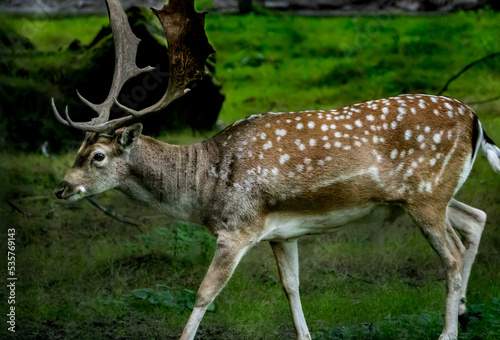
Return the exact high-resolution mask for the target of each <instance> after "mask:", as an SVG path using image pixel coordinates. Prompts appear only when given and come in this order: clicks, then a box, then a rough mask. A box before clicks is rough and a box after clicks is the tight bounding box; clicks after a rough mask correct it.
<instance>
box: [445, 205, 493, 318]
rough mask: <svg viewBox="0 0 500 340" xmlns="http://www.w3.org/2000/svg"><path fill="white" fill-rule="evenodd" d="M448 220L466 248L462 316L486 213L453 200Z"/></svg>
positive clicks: (461, 303) (461, 301)
mask: <svg viewBox="0 0 500 340" xmlns="http://www.w3.org/2000/svg"><path fill="white" fill-rule="evenodd" d="M448 219H449V221H450V223H451V225H452V227H453V228H455V229H456V230H457V231H458V232H459V233H460V235H461V236H462V241H463V243H464V246H465V248H466V251H465V258H464V266H463V270H462V289H461V294H460V304H459V309H458V314H459V315H462V314H464V313H465V312H466V311H467V308H466V305H465V303H466V298H465V297H466V291H467V284H468V282H469V277H470V272H471V268H472V265H473V263H474V260H475V258H476V254H477V250H478V247H479V242H480V240H481V234H482V233H483V230H484V225H485V224H486V213H485V212H484V211H481V210H479V209H476V208H473V207H470V206H468V205H466V204H464V203H461V202H459V201H457V200H455V199H452V200H451V201H450V203H449V204H448Z"/></svg>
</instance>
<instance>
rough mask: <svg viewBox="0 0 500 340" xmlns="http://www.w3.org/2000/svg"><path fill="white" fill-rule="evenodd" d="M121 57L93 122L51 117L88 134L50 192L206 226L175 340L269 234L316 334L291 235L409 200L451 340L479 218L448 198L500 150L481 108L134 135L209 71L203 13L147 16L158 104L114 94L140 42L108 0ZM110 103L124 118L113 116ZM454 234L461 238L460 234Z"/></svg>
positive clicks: (430, 103)
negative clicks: (164, 55)
mask: <svg viewBox="0 0 500 340" xmlns="http://www.w3.org/2000/svg"><path fill="white" fill-rule="evenodd" d="M107 3H108V8H109V12H110V21H111V24H112V28H113V32H114V36H115V41H116V53H117V61H116V66H115V74H114V79H113V83H112V86H111V91H110V94H109V96H108V98H107V99H106V101H105V102H104V103H103V104H100V105H95V104H91V103H89V102H88V101H86V100H85V99H83V98H82V99H83V100H84V102H85V103H87V104H88V105H89V106H90V107H91V108H93V109H94V110H95V111H96V112H98V114H99V116H98V117H97V118H95V119H93V120H92V121H91V122H86V123H75V122H73V121H71V119H70V117H69V114H68V109H67V107H66V111H65V117H66V119H63V118H62V117H61V116H60V115H59V113H58V112H57V109H56V107H55V104H54V101H52V106H53V109H54V112H55V115H56V117H57V119H58V120H60V121H61V122H63V123H64V124H65V125H67V126H71V127H74V128H77V129H80V130H83V131H87V135H86V137H85V140H84V142H83V144H82V146H81V148H80V150H79V151H78V155H77V158H76V161H75V163H74V165H73V167H72V169H70V170H69V171H68V173H67V175H66V177H65V179H64V181H63V182H62V183H61V184H60V185H59V187H58V188H57V190H56V195H57V197H58V198H60V199H66V200H76V199H79V198H82V197H84V196H88V195H95V194H98V193H101V192H103V191H105V190H108V189H117V190H119V191H121V192H123V193H124V194H125V195H127V196H129V197H130V198H131V199H133V200H135V201H138V202H140V203H142V204H145V205H147V206H150V207H152V208H154V209H157V210H159V211H161V212H163V213H165V214H168V215H171V216H174V217H176V218H178V219H181V220H186V221H191V222H194V223H198V224H202V225H205V226H206V227H207V228H208V229H209V230H210V232H211V233H212V234H213V235H215V236H216V237H217V250H216V252H215V255H214V258H213V260H212V263H211V265H210V267H209V269H208V272H207V274H206V276H205V278H204V279H203V282H202V283H201V286H200V288H199V290H198V294H197V298H196V303H195V306H194V309H193V312H192V314H191V316H190V318H189V321H188V323H187V325H186V326H185V328H184V331H183V333H182V336H181V339H193V338H194V336H195V333H196V331H197V328H198V325H199V324H200V322H201V319H202V317H203V315H204V313H205V311H206V309H207V307H208V306H209V305H210V304H211V303H212V301H213V300H214V298H215V297H216V295H217V294H218V293H219V292H220V291H221V289H222V288H223V287H224V285H225V284H226V282H227V281H228V280H229V278H230V276H231V274H232V273H233V271H234V269H235V267H236V266H237V264H238V262H239V261H240V259H241V258H242V256H243V255H244V254H245V253H246V252H247V251H248V250H249V249H250V248H252V246H253V245H255V244H256V243H258V242H261V241H269V242H270V244H271V247H272V249H273V251H274V255H275V257H276V262H277V266H278V271H279V276H280V279H281V283H282V285H283V288H284V290H285V293H286V296H287V298H288V301H289V304H290V309H291V313H292V318H293V324H294V327H295V331H296V335H297V338H298V339H310V334H309V331H308V329H307V325H306V322H305V319H304V314H303V312H302V307H301V302H300V298H299V266H298V252H297V239H298V238H299V237H301V236H303V235H311V234H322V233H326V232H330V231H333V230H335V229H337V228H339V227H342V226H345V225H347V224H355V223H356V221H359V220H360V219H373V218H375V217H380V216H383V217H384V218H388V217H390V216H389V215H390V213H389V212H390V208H391V207H399V208H403V209H404V210H406V212H408V214H409V215H410V216H411V217H412V218H413V220H414V221H415V223H416V224H417V225H418V226H419V227H420V229H421V230H422V232H423V234H424V236H425V237H426V238H427V240H428V241H429V243H430V245H431V246H432V248H434V250H435V251H436V253H437V254H438V255H439V257H440V258H441V260H442V262H443V265H444V269H445V273H446V313H445V320H444V328H443V332H442V334H441V336H440V339H441V340H445V339H456V338H457V333H458V325H457V323H458V321H457V320H458V316H459V315H460V314H463V313H465V311H466V305H465V302H466V301H465V293H466V288H467V282H468V280H469V275H470V271H471V266H472V264H473V262H474V259H475V256H476V253H477V250H478V245H479V241H480V238H481V233H482V231H483V228H484V225H485V221H486V214H485V213H484V212H483V211H481V210H478V209H475V208H472V207H469V206H467V205H465V204H463V203H461V202H458V201H456V200H455V199H454V198H453V196H454V195H455V194H456V193H457V191H458V190H459V189H460V187H461V186H462V184H463V183H464V181H465V180H466V178H467V176H468V175H469V172H470V170H471V167H472V165H473V163H474V160H475V158H476V156H477V154H478V151H479V149H481V150H483V151H484V152H485V153H486V155H487V158H488V160H489V163H490V164H491V166H492V167H493V169H494V170H495V171H497V172H498V171H500V149H498V148H497V147H496V146H495V145H494V143H493V141H492V140H491V139H490V138H488V136H487V135H486V133H485V132H484V131H483V129H482V127H481V123H480V122H479V120H478V118H477V116H476V115H475V113H474V112H473V111H472V110H471V109H470V108H469V107H467V105H465V104H464V103H462V102H460V101H459V100H456V99H452V98H448V97H441V96H432V95H424V94H411V95H400V96H397V97H391V98H387V99H379V100H371V101H367V102H363V103H359V104H354V105H350V106H346V107H342V108H339V109H334V110H312V111H303V112H285V113H284V112H280V113H266V114H259V115H254V116H251V117H248V118H245V119H242V120H240V121H238V122H235V123H234V124H232V125H230V126H229V127H227V128H226V129H225V130H223V131H222V132H220V133H218V134H217V135H215V136H214V137H212V138H209V139H207V140H205V141H203V142H200V143H198V144H194V145H191V146H175V145H168V144H165V143H162V142H160V141H157V140H154V139H152V138H149V137H146V136H143V135H141V131H142V125H141V124H139V123H135V124H132V123H133V122H135V121H136V120H138V119H139V118H140V117H141V116H143V115H145V114H147V113H149V112H152V111H157V110H159V109H161V108H165V107H166V106H167V105H168V104H169V103H171V102H172V101H174V100H175V99H177V98H179V97H181V96H182V95H183V94H184V93H186V92H187V91H189V87H190V86H191V85H190V84H191V83H192V82H193V81H194V80H196V79H198V78H200V77H201V76H203V67H204V62H205V60H206V58H207V56H208V55H209V54H210V53H212V52H213V49H212V47H211V45H210V44H209V42H208V39H207V38H206V35H205V32H204V14H199V13H197V12H196V11H195V10H194V4H193V3H194V1H193V0H191V1H185V0H177V1H176V0H171V1H170V2H169V4H168V5H166V6H165V7H164V8H163V9H162V10H161V11H157V10H154V12H155V13H156V14H157V16H158V18H159V19H160V21H161V23H162V25H163V27H164V29H165V33H166V36H167V40H168V46H169V53H170V61H171V67H170V72H171V74H170V80H169V87H168V90H167V92H166V94H165V96H164V97H163V98H162V100H160V102H159V103H158V104H156V105H154V106H153V107H150V108H147V109H144V110H141V111H134V110H131V109H129V108H126V107H124V106H123V105H121V104H120V103H118V102H117V100H116V97H117V96H118V94H119V92H120V89H121V87H122V86H123V84H124V83H125V81H126V80H127V79H129V78H131V77H134V76H136V75H137V74H139V73H141V72H146V71H148V70H150V68H146V69H139V68H137V66H136V65H135V55H136V52H137V46H138V43H139V40H138V39H137V38H136V37H135V36H134V34H133V33H132V31H131V29H130V26H129V25H128V21H127V18H126V15H125V14H124V12H123V8H122V7H121V5H120V3H119V1H118V0H107ZM114 103H117V104H118V105H119V106H120V107H121V108H123V109H124V110H125V111H126V112H127V113H128V115H126V116H125V117H123V118H118V119H114V120H109V118H110V117H109V113H110V109H111V106H112V105H113V104H114ZM456 232H458V233H459V234H460V235H461V236H462V240H461V239H460V238H459V237H458V236H457V233H456Z"/></svg>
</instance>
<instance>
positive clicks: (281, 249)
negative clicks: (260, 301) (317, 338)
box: [270, 240, 311, 340]
mask: <svg viewBox="0 0 500 340" xmlns="http://www.w3.org/2000/svg"><path fill="white" fill-rule="evenodd" d="M270 243H271V247H272V248H273V252H274V257H276V264H277V265H278V272H279V274H280V279H281V284H282V285H283V290H284V291H285V294H286V297H287V298H288V303H289V304H290V310H291V312H292V318H293V325H294V327H295V334H296V335H297V340H310V339H311V335H310V334H309V330H308V329H307V324H306V320H305V318H304V312H303V311H302V304H301V303H300V295H299V254H298V249H297V240H293V241H289V242H270Z"/></svg>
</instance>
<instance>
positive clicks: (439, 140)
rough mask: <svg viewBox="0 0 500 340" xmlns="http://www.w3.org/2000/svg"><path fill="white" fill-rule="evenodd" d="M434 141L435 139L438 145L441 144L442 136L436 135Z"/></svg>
mask: <svg viewBox="0 0 500 340" xmlns="http://www.w3.org/2000/svg"><path fill="white" fill-rule="evenodd" d="M433 139H434V142H435V143H436V144H438V143H441V134H439V133H436V134H435V135H434V137H433Z"/></svg>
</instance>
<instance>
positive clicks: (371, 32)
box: [0, 11, 500, 339]
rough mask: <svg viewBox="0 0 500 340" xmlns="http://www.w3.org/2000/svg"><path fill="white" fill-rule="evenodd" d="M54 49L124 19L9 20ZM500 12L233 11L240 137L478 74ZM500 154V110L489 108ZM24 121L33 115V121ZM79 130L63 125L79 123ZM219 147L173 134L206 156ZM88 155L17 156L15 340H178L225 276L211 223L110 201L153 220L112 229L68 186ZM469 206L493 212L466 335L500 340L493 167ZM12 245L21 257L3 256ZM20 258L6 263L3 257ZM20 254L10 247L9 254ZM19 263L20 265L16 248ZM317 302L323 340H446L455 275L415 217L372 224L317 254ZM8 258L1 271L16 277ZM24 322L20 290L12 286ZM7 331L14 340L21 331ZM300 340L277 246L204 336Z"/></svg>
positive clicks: (11, 194)
mask: <svg viewBox="0 0 500 340" xmlns="http://www.w3.org/2000/svg"><path fill="white" fill-rule="evenodd" d="M1 20H2V21H4V22H8V23H9V25H11V27H13V28H14V29H18V30H19V31H20V32H21V31H23V28H26V27H27V26H26V25H33V24H36V27H38V29H36V30H25V31H23V33H24V34H26V35H27V37H28V38H30V40H31V41H33V43H34V44H35V48H36V49H38V50H44V51H47V53H49V52H51V51H52V52H53V51H58V50H59V49H61V48H65V47H66V46H67V45H68V44H69V43H70V42H71V41H72V40H73V39H74V38H75V37H78V38H79V39H80V40H81V41H82V43H84V44H86V43H89V42H90V41H91V39H92V38H93V37H94V36H95V34H96V33H97V32H98V31H99V29H100V28H101V26H102V25H104V24H105V22H106V20H107V17H104V16H103V17H101V16H91V17H83V18H82V17H80V18H72V17H60V18H53V19H50V20H45V21H39V22H37V20H41V19H40V18H36V17H18V16H2V18H1ZM499 22H500V13H494V12H491V11H478V12H463V13H457V14H453V15H448V16H433V17H411V18H409V17H403V16H380V17H344V18H304V17H295V16H286V15H248V16H228V15H215V16H209V17H207V31H208V35H209V38H210V40H211V42H212V43H213V45H214V47H215V49H216V50H217V74H218V77H219V78H220V80H221V82H222V83H223V86H224V87H223V89H224V92H225V94H226V97H227V100H226V102H225V103H224V107H223V110H222V112H221V115H220V119H221V120H222V121H223V122H224V123H225V124H230V123H231V122H234V121H235V120H237V119H240V118H242V117H244V116H247V115H250V114H255V113H260V112H266V111H295V110H304V109H332V108H337V107H340V106H342V105H347V104H351V103H354V102H358V101H363V100H369V99H375V98H381V97H386V96H391V95H396V94H399V93H416V92H424V93H430V94H436V93H438V92H439V90H440V89H441V87H442V86H443V85H444V83H445V82H446V81H447V80H448V79H449V78H450V77H451V76H453V75H454V74H456V73H458V72H459V71H460V70H461V69H462V68H463V67H464V66H466V65H467V64H469V63H471V62H472V61H474V60H477V59H479V58H481V57H484V56H486V55H489V54H491V53H494V52H500V39H499V37H500V27H499V25H498V23H499ZM444 94H445V95H449V96H452V97H456V98H458V99H460V100H463V101H464V102H466V103H473V102H478V101H481V100H484V99H488V98H492V97H495V96H498V95H499V94H500V60H499V59H498V58H497V59H490V60H489V61H487V62H485V63H481V64H479V65H477V66H474V67H473V68H472V69H471V70H470V71H469V72H467V73H465V74H464V75H463V76H462V77H460V78H459V79H458V80H457V81H455V82H453V83H452V84H451V85H450V87H449V89H448V91H447V92H445V93H444ZM471 107H473V108H474V109H475V111H476V112H477V114H478V116H479V117H480V119H481V121H482V122H483V127H484V128H485V130H486V131H487V132H488V134H489V135H490V137H492V138H493V140H496V141H497V143H500V102H499V101H491V102H487V103H485V104H471ZM19 114H22V113H19ZM61 128H62V127H61ZM208 135H209V134H204V135H201V134H197V135H195V136H193V135H192V134H190V133H187V132H186V133H182V132H180V133H178V134H170V135H168V136H163V137H162V138H161V139H162V140H164V141H167V142H171V143H180V144H186V143H192V142H195V141H197V140H200V139H202V138H205V137H207V136H208ZM75 153H76V149H75V150H74V151H73V152H71V153H63V154H54V155H51V156H50V157H45V156H43V155H40V154H24V153H23V154H20V153H17V154H1V155H0V178H2V185H1V192H0V194H1V195H2V197H1V198H2V199H1V201H0V214H1V216H0V217H1V220H2V226H1V228H2V229H1V235H3V236H2V240H1V242H2V245H1V246H2V247H6V246H7V241H6V237H5V235H7V231H8V229H15V242H16V250H15V253H16V265H15V268H16V276H17V277H18V281H17V283H16V284H17V289H16V304H15V307H16V334H15V337H12V338H15V339H176V338H178V336H179V334H180V333H181V332H182V329H183V327H184V324H185V322H186V321H187V318H188V317H189V313H190V309H191V308H192V304H193V299H194V294H195V293H194V292H195V291H196V290H197V288H198V285H199V284H200V282H201V280H202V278H203V276H204V274H205V272H206V269H207V267H208V265H209V263H210V259H211V256H212V254H213V251H214V247H215V239H214V238H213V236H211V235H210V234H209V233H208V232H207V231H206V230H205V229H204V228H203V227H199V226H194V225H190V224H186V223H184V222H180V221H173V220H171V219H169V218H167V217H161V216H157V213H155V212H152V211H149V210H147V209H146V208H142V207H137V206H136V205H134V204H133V203H131V202H130V201H129V200H127V199H126V198H125V197H123V196H122V195H121V194H119V193H117V192H107V193H104V194H101V195H98V196H96V197H95V200H96V201H98V202H100V203H101V204H103V205H105V206H107V207H109V208H110V209H112V210H114V211H116V212H118V213H120V214H123V215H127V216H131V217H134V218H135V219H139V220H141V221H142V222H143V225H142V226H141V228H140V230H139V229H138V228H136V227H134V226H130V225H125V224H122V223H120V222H118V221H116V220H113V219H110V218H109V217H107V216H105V215H104V214H102V213H101V212H99V211H98V210H96V209H95V208H94V207H92V206H91V205H90V204H88V202H86V201H80V202H77V203H72V204H69V203H65V202H60V201H58V200H56V198H55V197H54V194H53V191H54V188H55V187H56V186H57V184H58V183H59V181H60V180H61V179H62V178H63V176H64V173H65V171H66V170H67V169H68V168H69V167H70V166H71V164H72V161H73V159H74V157H75ZM457 198H458V199H459V200H461V201H463V202H465V203H467V204H471V205H473V206H475V207H477V208H480V209H482V210H484V211H486V213H487V214H488V223H487V225H486V229H485V231H484V234H483V239H482V242H481V247H480V250H479V254H478V256H477V261H476V264H475V266H474V268H473V271H472V276H471V280H470V284H469V290H468V305H469V315H470V318H469V323H468V325H467V328H466V329H461V331H460V336H459V339H498V338H499V337H500V300H499V299H500V176H499V175H498V174H495V173H494V172H493V171H492V170H491V168H490V166H489V164H488V163H487V161H486V160H485V159H484V157H478V160H477V162H476V165H475V167H474V169H473V171H472V173H471V175H470V178H469V180H468V181H467V182H466V184H465V185H464V187H463V188H462V190H461V191H460V192H459V193H458V194H457ZM2 249H4V248H2ZM2 251H3V250H2ZM5 251H6V250H5ZM4 254H5V253H4ZM299 254H300V266H301V294H302V302H303V308H304V313H305V315H306V319H307V321H308V326H309V328H310V330H311V334H312V336H313V339H437V338H438V336H439V334H440V332H441V329H442V324H443V318H442V315H443V312H444V294H445V288H444V275H443V271H442V269H441V264H440V262H439V260H438V257H437V256H436V255H435V254H434V252H433V250H432V249H431V247H430V246H429V245H428V243H427V242H426V240H425V239H424V238H423V237H422V235H421V234H420V232H419V231H418V229H417V228H416V227H415V226H414V225H413V224H412V223H411V221H410V220H409V219H402V220H400V221H398V223H396V224H394V225H392V226H389V227H386V228H383V229H381V228H380V226H371V225H361V226H359V228H356V229H349V230H343V231H340V232H338V233H335V234H331V235H327V236H322V237H304V238H302V239H301V240H300V241H299ZM6 265H7V261H6V260H5V259H4V260H3V261H0V270H1V271H2V273H6V272H7V268H6ZM0 299H1V300H2V304H1V305H2V306H4V307H2V310H1V315H3V318H4V319H5V321H6V316H5V315H6V314H7V312H6V311H7V308H8V307H7V305H6V304H4V303H5V302H6V301H7V290H6V288H5V287H4V288H3V289H1V290H0ZM5 321H3V326H2V329H1V330H0V338H10V337H9V336H12V334H11V333H9V332H8V331H7V330H6V329H7V326H6V323H5ZM293 337H294V331H293V327H292V322H291V317H290V313H289V311H288V303H287V301H286V298H285V295H284V293H283V291H282V288H281V285H280V283H279V278H278V274H277V270H276V268H275V264H274V258H273V254H272V252H271V249H270V247H269V245H267V244H259V245H257V246H256V247H255V249H253V250H251V251H250V252H249V253H248V255H247V256H245V257H244V259H243V260H242V262H241V264H240V265H239V267H238V268H237V270H236V272H235V273H234V276H233V278H232V279H231V281H230V282H229V284H228V285H227V287H226V288H225V289H224V290H223V291H222V293H221V294H220V296H218V298H217V299H216V300H215V303H214V304H213V306H212V307H211V308H210V311H209V312H208V313H207V315H206V316H205V318H204V319H203V321H202V323H201V327H200V330H199V333H198V338H199V339H289V338H293Z"/></svg>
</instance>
